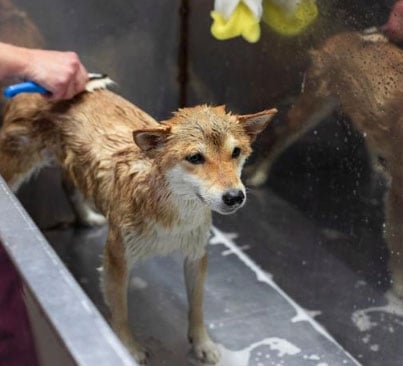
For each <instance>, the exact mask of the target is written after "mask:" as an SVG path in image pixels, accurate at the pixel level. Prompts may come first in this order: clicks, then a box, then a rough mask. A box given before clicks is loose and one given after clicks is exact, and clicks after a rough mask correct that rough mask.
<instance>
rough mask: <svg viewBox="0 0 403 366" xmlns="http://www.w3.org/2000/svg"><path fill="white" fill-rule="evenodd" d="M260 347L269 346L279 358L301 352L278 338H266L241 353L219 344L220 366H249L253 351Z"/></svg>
mask: <svg viewBox="0 0 403 366" xmlns="http://www.w3.org/2000/svg"><path fill="white" fill-rule="evenodd" d="M260 346H269V347H270V350H272V351H275V352H277V357H284V356H295V355H297V354H298V353H300V352H301V349H300V348H298V347H297V346H295V345H294V344H292V343H290V342H289V341H287V340H286V339H282V338H277V337H271V338H265V339H263V340H261V341H259V342H256V343H253V344H251V345H250V346H248V347H246V348H244V349H241V350H239V351H231V350H229V349H227V348H225V347H224V346H223V345H221V344H219V345H218V348H219V350H220V352H221V360H220V363H219V364H218V366H229V365H231V366H248V364H249V360H250V356H251V353H252V351H253V350H254V349H256V348H258V347H260ZM266 356H267V355H266ZM266 358H269V357H266Z"/></svg>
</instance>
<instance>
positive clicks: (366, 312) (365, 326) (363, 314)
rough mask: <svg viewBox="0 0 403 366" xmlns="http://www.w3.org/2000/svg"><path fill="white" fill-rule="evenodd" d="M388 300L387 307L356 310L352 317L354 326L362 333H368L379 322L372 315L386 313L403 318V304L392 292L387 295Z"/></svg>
mask: <svg viewBox="0 0 403 366" xmlns="http://www.w3.org/2000/svg"><path fill="white" fill-rule="evenodd" d="M385 298H386V300H387V303H386V305H383V306H373V307H369V308H365V309H360V310H356V311H354V312H353V314H352V315H351V320H352V321H353V323H354V325H355V326H356V327H357V328H358V329H359V330H360V331H361V332H366V331H369V330H371V329H372V328H374V327H376V326H378V323H377V322H374V321H373V320H372V319H371V316H370V314H371V313H379V312H381V313H384V314H385V313H386V314H391V315H397V316H400V317H403V302H402V300H400V299H399V298H397V297H396V296H395V295H394V294H393V293H392V292H390V291H389V292H387V293H386V294H385Z"/></svg>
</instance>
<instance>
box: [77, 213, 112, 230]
mask: <svg viewBox="0 0 403 366" xmlns="http://www.w3.org/2000/svg"><path fill="white" fill-rule="evenodd" d="M78 223H79V224H80V225H82V226H89V227H93V226H103V225H105V224H106V223H107V220H106V218H105V216H103V215H101V214H99V213H97V212H95V211H90V210H88V212H86V215H85V216H83V217H79V218H78Z"/></svg>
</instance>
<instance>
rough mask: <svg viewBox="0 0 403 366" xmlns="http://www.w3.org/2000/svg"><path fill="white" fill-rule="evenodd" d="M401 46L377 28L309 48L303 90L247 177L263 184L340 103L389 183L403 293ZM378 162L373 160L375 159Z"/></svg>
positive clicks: (389, 219) (396, 274) (395, 265)
mask: <svg viewBox="0 0 403 366" xmlns="http://www.w3.org/2000/svg"><path fill="white" fill-rule="evenodd" d="M402 85H403V50H402V49H401V48H399V47H397V46H396V45H395V44H393V43H391V42H389V41H388V39H387V38H386V37H385V36H383V35H382V34H381V33H377V32H376V31H375V32H373V31H371V32H364V33H358V32H353V33H343V34H339V35H336V36H333V37H331V38H330V39H328V40H327V41H326V42H325V43H324V44H323V45H322V46H321V47H320V48H319V49H317V50H314V51H311V66H310V67H309V69H308V71H307V73H306V77H305V83H304V90H303V92H302V94H301V95H300V96H299V97H298V99H297V100H296V102H295V104H294V106H293V107H292V108H291V109H290V111H289V112H288V114H287V116H286V119H285V120H284V121H283V122H282V123H281V124H280V125H279V127H278V128H277V130H275V131H274V132H273V133H272V134H271V136H270V140H271V144H270V146H268V149H267V152H266V154H267V156H266V157H265V158H264V159H262V160H260V161H259V162H258V163H257V164H256V165H255V166H254V168H253V170H254V172H253V174H250V176H249V183H251V184H252V185H255V186H258V185H261V184H263V183H264V182H265V181H266V179H267V177H268V174H269V171H270V168H271V166H272V164H273V163H274V162H275V161H276V159H277V158H278V156H279V155H280V154H281V153H282V152H283V151H284V150H285V149H286V148H287V147H288V146H289V145H291V144H292V143H293V142H295V141H296V140H297V139H298V138H300V137H301V136H302V135H303V134H304V133H305V132H306V131H308V130H309V129H311V128H313V127H314V126H316V125H317V124H318V123H319V122H320V121H321V120H323V119H324V118H325V117H327V116H328V115H329V114H330V113H331V112H332V111H333V110H334V109H335V108H338V107H339V108H341V109H342V110H343V112H344V113H346V114H347V115H348V116H349V117H350V119H351V122H352V123H353V125H354V127H355V128H356V129H357V130H358V131H360V132H361V133H362V134H363V135H364V136H365V139H366V143H367V147H368V151H369V153H370V156H371V157H372V160H373V161H374V162H375V163H376V161H377V159H378V157H381V158H382V160H384V161H385V166H384V167H382V170H384V173H385V174H386V176H387V178H388V181H389V187H388V191H387V193H386V199H385V216H386V231H385V239H386V241H387V244H388V247H389V250H390V261H389V267H390V271H391V274H392V280H393V290H394V291H395V293H396V294H398V295H399V296H401V297H403V188H402V187H403V157H402V153H401V147H402V144H403V113H402V103H403V93H402ZM374 166H375V167H376V164H374Z"/></svg>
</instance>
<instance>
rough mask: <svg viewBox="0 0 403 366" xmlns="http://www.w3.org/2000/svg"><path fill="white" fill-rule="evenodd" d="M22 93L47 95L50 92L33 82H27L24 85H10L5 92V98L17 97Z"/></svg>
mask: <svg viewBox="0 0 403 366" xmlns="http://www.w3.org/2000/svg"><path fill="white" fill-rule="evenodd" d="M20 93H41V94H46V93H49V90H46V89H45V88H44V87H42V86H40V85H39V84H37V83H34V82H33V81H25V82H23V83H19V84H14V85H10V86H8V87H7V88H6V89H5V90H4V96H5V97H6V98H12V97H15V96H16V95H17V94H20Z"/></svg>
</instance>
